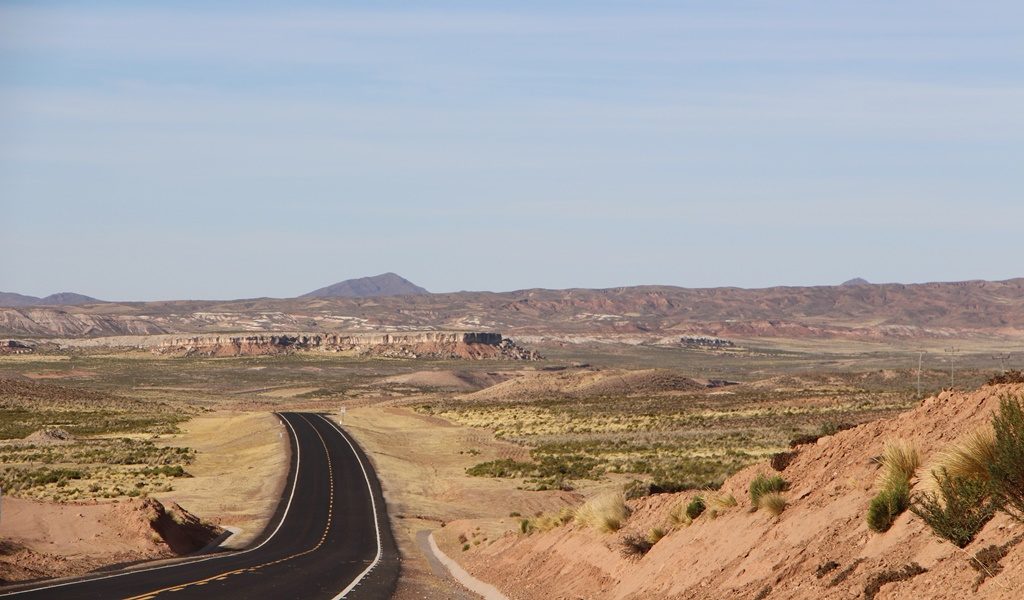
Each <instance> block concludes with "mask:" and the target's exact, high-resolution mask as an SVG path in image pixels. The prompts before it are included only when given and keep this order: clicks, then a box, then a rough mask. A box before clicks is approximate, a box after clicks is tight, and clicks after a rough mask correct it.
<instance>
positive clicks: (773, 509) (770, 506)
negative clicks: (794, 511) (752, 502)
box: [758, 492, 786, 517]
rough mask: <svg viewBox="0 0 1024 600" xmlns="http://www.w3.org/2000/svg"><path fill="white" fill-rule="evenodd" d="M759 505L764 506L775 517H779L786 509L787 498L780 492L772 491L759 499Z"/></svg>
mask: <svg viewBox="0 0 1024 600" xmlns="http://www.w3.org/2000/svg"><path fill="white" fill-rule="evenodd" d="M758 507H759V508H763V509H764V510H765V511H767V512H768V514H770V515H772V516H773V517H777V516H779V515H781V514H782V511H784V510H786V499H785V498H784V497H783V496H782V494H780V493H778V492H771V493H768V494H765V495H763V496H761V498H760V499H759V500H758Z"/></svg>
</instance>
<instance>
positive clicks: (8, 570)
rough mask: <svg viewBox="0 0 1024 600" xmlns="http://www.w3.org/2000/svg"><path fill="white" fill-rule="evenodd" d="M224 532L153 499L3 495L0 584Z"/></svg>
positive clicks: (157, 552) (161, 550) (165, 551)
mask: <svg viewBox="0 0 1024 600" xmlns="http://www.w3.org/2000/svg"><path fill="white" fill-rule="evenodd" d="M222 532H223V530H222V529H221V528H220V527H217V526H216V525H213V524H211V523H208V522H205V521H203V520H202V519H200V518H199V517H196V516H195V515H193V514H192V513H190V512H188V511H186V510H185V509H183V508H181V507H180V506H178V505H177V504H175V503H171V504H169V505H168V506H164V505H163V504H161V503H160V502H159V501H158V500H155V499H153V498H145V499H134V500H128V501H124V502H111V503H91V504H55V503H44V502H36V501H33V500H21V499H17V498H7V499H5V500H4V507H3V521H2V522H0V539H2V540H3V541H2V542H0V583H11V582H17V581H26V580H32V579H42V578H47V577H65V576H72V575H81V574H83V573H87V572H89V571H92V570H93V569H96V568H99V567H102V566H106V565H110V564H117V563H128V562H137V561H141V560H148V559H154V558H164V557H171V556H178V555H182V554H188V553H190V552H194V551H196V550H199V549H200V548H203V547H204V546H206V545H207V544H209V543H210V542H211V541H213V540H214V539H215V538H216V537H217V536H219V535H220V534H221V533H222Z"/></svg>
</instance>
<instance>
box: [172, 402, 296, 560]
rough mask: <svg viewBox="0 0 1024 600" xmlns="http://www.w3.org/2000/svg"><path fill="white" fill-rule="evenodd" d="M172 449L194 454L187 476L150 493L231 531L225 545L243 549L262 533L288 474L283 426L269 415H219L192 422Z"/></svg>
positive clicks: (176, 437) (184, 427)
mask: <svg viewBox="0 0 1024 600" xmlns="http://www.w3.org/2000/svg"><path fill="white" fill-rule="evenodd" d="M181 429H182V433H181V434H178V435H175V436H172V437H169V438H165V439H164V442H165V443H166V444H168V445H171V446H187V447H189V448H194V449H195V450H196V451H197V456H196V460H195V462H193V463H192V464H191V465H190V466H189V467H188V469H187V470H188V472H189V473H190V474H191V475H192V477H190V478H182V479H175V480H174V490H173V491H170V492H160V493H156V494H153V497H155V498H158V499H159V500H160V501H162V502H172V501H173V502H177V503H178V504H181V505H182V506H185V507H186V508H188V510H190V511H191V512H193V513H195V514H197V515H200V516H201V517H203V518H204V519H206V520H208V521H212V522H214V523H217V524H218V525H220V526H222V527H227V528H229V529H231V530H232V531H235V532H236V533H235V535H233V536H232V537H231V538H230V539H229V540H228V542H227V543H226V544H225V546H227V547H233V548H234V547H241V546H244V545H245V544H246V543H248V542H249V540H251V539H253V538H254V537H256V536H257V535H259V533H260V532H261V531H262V530H263V528H264V527H265V526H266V524H267V522H268V521H269V520H270V517H271V516H273V513H274V509H275V508H276V507H277V503H278V500H279V499H280V497H281V492H282V490H283V489H284V484H285V479H286V477H287V474H288V461H289V460H290V458H289V447H288V438H287V437H286V436H287V435H288V433H287V431H286V429H285V426H284V425H283V424H282V423H281V421H280V420H279V419H278V418H277V417H275V416H274V415H273V414H271V413H262V412H261V413H246V412H219V413H212V414H209V415H204V416H202V417H198V418H195V419H192V420H191V421H189V422H187V423H185V424H184V425H182V426H181Z"/></svg>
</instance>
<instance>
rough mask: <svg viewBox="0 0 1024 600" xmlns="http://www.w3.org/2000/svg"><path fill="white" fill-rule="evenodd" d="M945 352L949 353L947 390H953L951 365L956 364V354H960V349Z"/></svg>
mask: <svg viewBox="0 0 1024 600" xmlns="http://www.w3.org/2000/svg"><path fill="white" fill-rule="evenodd" d="M946 352H947V353H949V389H953V387H954V385H955V383H954V380H953V365H954V364H955V362H956V361H955V359H956V354H957V353H958V352H960V348H956V347H953V348H946Z"/></svg>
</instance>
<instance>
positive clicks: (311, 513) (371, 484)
mask: <svg viewBox="0 0 1024 600" xmlns="http://www.w3.org/2000/svg"><path fill="white" fill-rule="evenodd" d="M278 416H279V417H280V418H281V419H282V420H283V421H284V422H285V425H286V428H287V429H288V430H289V432H290V433H291V447H292V461H291V468H290V472H289V478H288V483H287V484H286V485H285V488H284V493H283V496H282V498H281V502H280V503H279V505H278V508H277V512H276V513H275V515H274V517H273V518H272V519H271V521H270V524H269V525H268V527H267V530H266V531H265V532H263V534H262V535H261V536H260V537H259V538H258V539H257V540H255V541H254V542H253V543H252V545H250V546H249V547H248V548H247V549H245V550H241V551H236V552H217V553H210V554H204V555H199V556H194V557H189V558H187V559H183V560H181V561H175V562H172V563H170V564H167V563H164V564H161V565H151V566H144V565H143V566H139V567H137V568H135V569H133V570H128V571H118V572H111V573H104V574H93V575H89V576H85V577H81V578H78V579H74V580H68V581H58V582H49V583H46V582H44V583H39V584H37V585H35V586H32V587H28V588H20V589H17V590H12V591H10V592H0V598H8V597H9V598H16V599H17V600H38V599H41V598H60V599H61V600H86V599H88V600H96V599H104V600H105V599H108V598H130V599H133V600H143V599H149V598H156V599H168V600H187V599H193V598H205V599H210V598H245V599H253V600H256V599H263V598H265V599H268V600H269V599H273V600H283V599H288V598H303V599H305V598H308V599H312V600H316V599H323V600H327V599H336V598H350V599H355V600H362V599H377V598H381V599H383V598H390V597H391V595H392V593H393V592H394V588H395V584H396V582H397V580H398V570H399V562H398V551H397V549H396V547H395V541H394V538H393V537H392V534H391V527H390V526H389V525H388V520H387V511H386V508H385V506H384V498H383V496H382V495H381V490H380V483H379V482H378V481H377V477H376V475H375V474H374V472H373V467H372V466H371V465H370V461H369V459H367V457H366V455H365V454H364V453H363V451H362V449H360V448H359V447H358V446H357V445H356V444H355V442H353V441H352V440H351V439H350V438H348V437H347V436H346V435H345V433H343V432H342V430H341V429H340V428H338V427H337V426H336V425H334V423H333V422H331V421H329V420H327V419H326V418H324V417H322V416H320V415H317V414H312V413H280V414H279V415H278Z"/></svg>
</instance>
